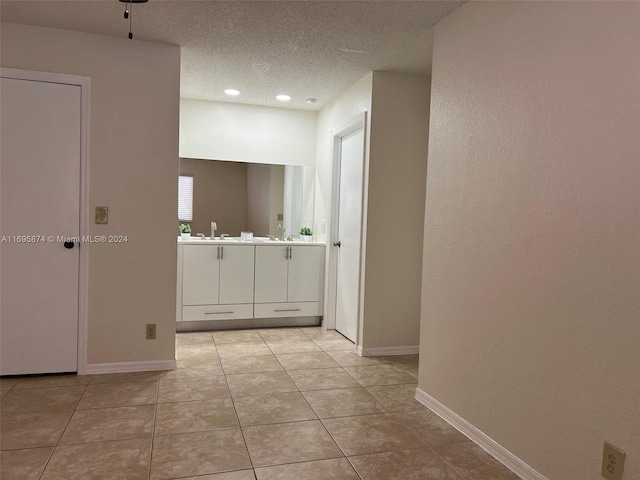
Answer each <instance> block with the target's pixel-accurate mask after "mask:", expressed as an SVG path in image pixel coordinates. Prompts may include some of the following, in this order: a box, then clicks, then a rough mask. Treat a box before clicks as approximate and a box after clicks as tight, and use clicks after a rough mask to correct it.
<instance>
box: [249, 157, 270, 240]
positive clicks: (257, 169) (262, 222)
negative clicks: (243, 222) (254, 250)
mask: <svg viewBox="0 0 640 480" xmlns="http://www.w3.org/2000/svg"><path fill="white" fill-rule="evenodd" d="M270 202H271V165H261V164H259V163H250V164H248V165H247V230H248V231H250V232H253V235H254V236H256V237H262V236H264V235H269V234H270V230H269V216H270V215H271V207H270ZM274 235H275V234H274Z"/></svg>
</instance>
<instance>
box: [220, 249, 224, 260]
mask: <svg viewBox="0 0 640 480" xmlns="http://www.w3.org/2000/svg"><path fill="white" fill-rule="evenodd" d="M220 260H224V247H220Z"/></svg>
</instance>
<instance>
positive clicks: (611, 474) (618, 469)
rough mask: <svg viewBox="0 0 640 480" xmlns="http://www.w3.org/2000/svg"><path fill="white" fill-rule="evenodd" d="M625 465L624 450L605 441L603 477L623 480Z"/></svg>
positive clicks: (608, 479)
mask: <svg viewBox="0 0 640 480" xmlns="http://www.w3.org/2000/svg"><path fill="white" fill-rule="evenodd" d="M623 467H624V452H623V451H622V450H620V449H619V448H616V447H614V446H613V445H611V444H610V443H609V442H604V448H603V449H602V472H601V475H602V477H603V478H606V479H607V480H622V468H623Z"/></svg>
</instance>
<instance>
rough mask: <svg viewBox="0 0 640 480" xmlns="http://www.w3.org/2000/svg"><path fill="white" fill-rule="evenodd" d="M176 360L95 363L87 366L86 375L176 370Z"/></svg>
mask: <svg viewBox="0 0 640 480" xmlns="http://www.w3.org/2000/svg"><path fill="white" fill-rule="evenodd" d="M175 369H176V361H175V360H155V361H149V362H117V363H93V364H89V365H87V368H86V370H85V372H84V373H85V374H87V375H92V374H99V373H126V372H155V371H157V370H175Z"/></svg>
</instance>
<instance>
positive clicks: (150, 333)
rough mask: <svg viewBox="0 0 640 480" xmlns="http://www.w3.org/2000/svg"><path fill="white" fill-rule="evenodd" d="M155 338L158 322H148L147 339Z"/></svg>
mask: <svg viewBox="0 0 640 480" xmlns="http://www.w3.org/2000/svg"><path fill="white" fill-rule="evenodd" d="M155 339H156V324H155V323H147V340H155Z"/></svg>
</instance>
